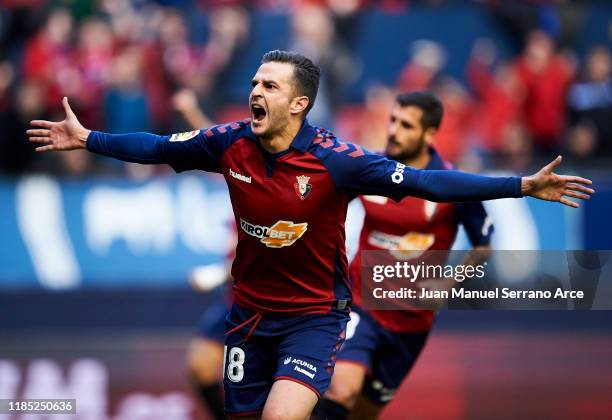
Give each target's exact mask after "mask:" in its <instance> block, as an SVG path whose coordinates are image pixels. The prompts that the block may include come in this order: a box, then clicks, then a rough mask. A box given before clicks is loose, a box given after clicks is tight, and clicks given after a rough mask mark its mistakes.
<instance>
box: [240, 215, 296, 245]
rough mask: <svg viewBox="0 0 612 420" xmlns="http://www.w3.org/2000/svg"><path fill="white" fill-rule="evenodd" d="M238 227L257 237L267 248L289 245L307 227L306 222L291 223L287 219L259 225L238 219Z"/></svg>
mask: <svg viewBox="0 0 612 420" xmlns="http://www.w3.org/2000/svg"><path fill="white" fill-rule="evenodd" d="M240 228H241V229H242V230H243V231H244V232H245V233H246V234H247V235H250V236H254V237H255V238H259V239H260V242H261V243H262V244H264V245H266V246H267V247H268V248H282V247H284V246H291V245H293V244H294V243H295V241H297V240H298V239H300V238H301V237H302V235H304V233H305V232H306V229H308V223H293V222H290V221H287V220H279V221H278V222H276V223H274V225H272V226H270V227H268V226H259V225H254V224H252V223H249V222H247V221H246V220H244V219H242V218H241V219H240Z"/></svg>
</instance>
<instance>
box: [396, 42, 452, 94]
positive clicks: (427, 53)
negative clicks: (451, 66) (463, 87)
mask: <svg viewBox="0 0 612 420" xmlns="http://www.w3.org/2000/svg"><path fill="white" fill-rule="evenodd" d="M410 49H411V51H412V59H411V60H410V61H409V62H408V63H407V64H406V65H405V66H404V68H403V69H402V71H401V73H400V76H399V81H398V88H399V89H400V90H401V91H402V92H410V91H413V90H426V89H431V88H432V87H433V85H434V83H435V82H436V79H437V77H439V73H440V70H441V69H442V68H443V67H444V65H445V64H446V51H445V50H444V48H443V47H442V46H441V45H439V44H438V43H436V42H433V41H430V40H419V41H415V42H414V43H413V44H412V45H411V47H410Z"/></svg>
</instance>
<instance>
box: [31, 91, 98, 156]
mask: <svg viewBox="0 0 612 420" xmlns="http://www.w3.org/2000/svg"><path fill="white" fill-rule="evenodd" d="M62 105H63V106H64V112H65V113H66V118H65V119H64V120H63V121H60V122H52V121H45V120H34V121H31V122H30V124H31V125H32V127H37V128H32V129H30V130H28V131H26V134H27V135H28V138H29V140H30V141H31V142H34V143H40V144H41V146H38V147H37V148H36V151H37V152H47V151H50V150H56V151H66V150H76V149H85V148H86V143H87V136H89V133H90V132H91V130H88V129H86V128H85V127H83V126H82V125H81V123H80V122H79V120H78V119H77V117H76V115H74V112H72V109H71V108H70V105H69V104H68V98H66V97H64V99H63V100H62Z"/></svg>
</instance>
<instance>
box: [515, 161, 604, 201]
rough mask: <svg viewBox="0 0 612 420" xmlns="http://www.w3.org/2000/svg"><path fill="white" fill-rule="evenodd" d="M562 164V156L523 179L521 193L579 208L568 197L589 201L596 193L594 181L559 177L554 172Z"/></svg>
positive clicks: (568, 176)
mask: <svg viewBox="0 0 612 420" xmlns="http://www.w3.org/2000/svg"><path fill="white" fill-rule="evenodd" d="M559 164H561V156H557V158H556V159H555V160H553V161H552V162H550V163H549V164H548V165H546V166H545V167H543V168H542V169H540V171H539V172H538V173H536V174H535V175H531V176H527V177H523V178H522V180H521V192H522V194H523V196H531V197H535V198H539V199H540V200H546V201H558V202H559V203H562V204H565V205H566V206H570V207H574V208H577V207H579V205H578V203H576V202H575V201H572V200H569V199H568V198H567V197H573V198H578V199H580V200H588V199H589V198H590V196H591V194H593V193H594V192H595V190H593V189H592V188H588V187H585V185H591V184H592V183H593V181H591V180H590V179H586V178H581V177H579V176H570V175H558V174H556V173H554V172H553V170H554V169H555V168H556V167H557V166H559Z"/></svg>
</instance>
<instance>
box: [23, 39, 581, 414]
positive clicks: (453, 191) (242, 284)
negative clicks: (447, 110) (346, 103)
mask: <svg viewBox="0 0 612 420" xmlns="http://www.w3.org/2000/svg"><path fill="white" fill-rule="evenodd" d="M319 77H320V70H319V68H318V67H317V66H316V65H315V64H313V63H312V61H311V60H309V59H307V58H306V57H304V56H302V55H299V54H297V53H290V52H286V51H271V52H269V53H266V54H265V55H264V56H263V58H262V64H261V66H260V67H259V69H258V70H257V73H256V74H255V76H254V77H253V80H252V90H251V94H250V98H249V105H250V110H251V118H250V119H249V120H244V121H236V122H233V123H229V124H225V125H220V126H215V127H211V128H209V129H206V130H196V131H193V132H190V133H180V134H173V135H171V136H158V135H153V134H148V133H129V134H108V133H103V132H97V131H90V130H87V129H86V128H84V127H83V126H82V125H81V124H80V123H79V121H78V119H77V117H76V116H75V115H74V113H73V112H72V110H71V109H70V106H69V105H68V100H67V98H64V100H63V105H64V109H65V112H66V119H65V120H63V121H60V122H51V121H42V120H35V121H32V125H33V126H35V127H38V128H36V129H30V130H28V131H27V134H28V136H29V138H30V140H31V141H33V142H39V143H47V144H46V145H42V146H40V147H38V148H37V149H36V150H38V151H49V150H58V151H63V150H74V149H87V150H89V151H91V152H94V153H99V154H103V155H106V156H110V157H114V158H117V159H121V160H125V161H131V162H137V163H167V164H169V165H171V166H172V167H173V168H174V169H175V170H176V171H177V172H182V171H185V170H191V169H200V170H206V171H211V172H218V173H222V174H223V176H224V177H225V180H226V182H227V184H228V188H229V193H230V198H231V201H232V207H233V210H234V214H235V218H236V224H237V226H238V245H237V248H236V258H235V260H234V263H233V265H232V277H233V278H234V286H233V294H234V305H233V306H232V310H231V312H230V314H229V315H228V318H227V326H228V327H230V329H229V331H228V333H226V334H227V335H226V339H225V346H226V349H227V352H226V357H225V363H224V367H225V368H224V372H225V378H224V389H225V411H226V414H228V415H230V416H235V417H242V418H244V417H245V416H254V417H255V418H259V417H260V416H261V417H262V418H264V419H283V420H289V419H307V418H309V416H310V414H311V412H312V409H313V408H314V406H315V404H316V403H317V400H318V398H319V397H320V396H321V395H322V394H323V393H324V392H325V391H326V390H327V388H328V386H329V384H330V382H331V376H332V373H333V369H334V365H335V359H336V352H337V351H338V349H339V348H340V346H341V344H342V342H343V340H344V330H345V328H346V323H347V321H348V319H349V315H348V306H349V305H350V302H351V290H350V286H349V282H348V262H347V260H346V253H345V245H344V236H345V231H344V221H345V218H346V210H347V206H348V202H349V201H350V199H351V197H354V196H356V195H366V194H376V195H381V196H386V197H390V198H393V199H395V200H400V199H402V198H404V197H406V196H409V195H412V196H416V197H421V198H425V199H427V200H431V201H440V202H459V201H475V200H492V199H497V198H508V197H523V196H527V195H529V196H533V197H536V198H539V199H543V200H549V201H558V202H561V203H563V204H565V205H568V206H572V207H577V206H578V204H577V203H575V202H573V201H571V200H569V199H568V198H567V197H568V196H569V197H575V198H580V199H586V198H589V194H592V193H593V190H592V189H590V188H588V187H586V186H584V184H591V181H590V180H588V179H584V178H580V177H575V176H565V175H557V174H554V173H553V169H554V168H555V167H557V166H558V165H559V163H560V162H561V158H560V157H558V158H557V159H555V160H554V161H553V162H551V163H550V164H549V165H547V166H546V167H544V168H542V169H541V170H540V171H539V172H538V173H536V174H534V175H532V176H528V177H522V178H521V177H486V176H479V175H473V174H467V173H464V172H459V171H451V170H444V171H428V170H420V169H413V168H409V167H406V166H405V165H404V164H402V163H400V162H397V161H394V160H391V159H387V158H386V157H384V156H380V155H376V154H373V153H369V152H367V151H365V150H364V149H363V148H361V147H360V146H357V145H354V144H350V143H345V142H343V141H341V140H339V139H338V138H336V137H335V136H334V135H333V134H332V133H330V132H328V131H327V130H325V129H323V128H317V127H314V126H312V125H310V124H309V123H308V121H306V115H307V114H308V112H309V111H310V109H311V108H312V106H313V104H314V100H315V97H316V94H317V89H318V86H319Z"/></svg>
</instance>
